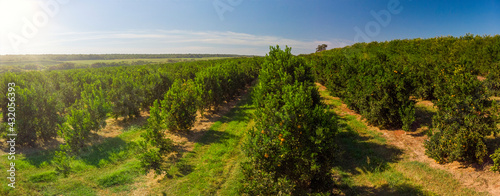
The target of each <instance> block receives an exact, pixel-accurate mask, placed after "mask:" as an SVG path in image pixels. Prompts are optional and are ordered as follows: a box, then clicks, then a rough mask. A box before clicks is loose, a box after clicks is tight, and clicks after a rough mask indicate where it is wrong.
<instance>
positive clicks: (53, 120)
mask: <svg viewBox="0 0 500 196" xmlns="http://www.w3.org/2000/svg"><path fill="white" fill-rule="evenodd" d="M15 94H16V96H15V104H16V106H15V108H16V111H15V113H16V116H21V117H22V118H19V117H18V118H16V121H15V126H16V127H15V128H16V130H17V132H18V137H17V139H16V142H17V143H19V144H20V145H29V146H34V145H35V143H36V141H37V140H42V141H48V140H50V139H53V138H55V136H57V127H58V125H59V124H60V123H62V122H63V119H62V118H61V116H59V113H60V107H59V105H58V102H57V99H56V98H55V96H54V95H53V94H51V93H49V92H47V91H46V90H45V89H43V88H42V86H40V85H34V86H31V87H25V88H20V87H19V86H18V87H17V88H16V91H15ZM6 105H7V104H6ZM5 111H7V110H5ZM5 114H6V113H5ZM6 116H7V115H4V117H6ZM6 127H7V126H6Z"/></svg>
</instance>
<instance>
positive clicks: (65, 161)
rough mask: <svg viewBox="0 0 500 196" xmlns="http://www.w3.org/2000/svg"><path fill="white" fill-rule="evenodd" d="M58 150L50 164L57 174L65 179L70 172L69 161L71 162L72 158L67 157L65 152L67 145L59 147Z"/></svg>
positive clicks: (67, 148)
mask: <svg viewBox="0 0 500 196" xmlns="http://www.w3.org/2000/svg"><path fill="white" fill-rule="evenodd" d="M60 148H61V150H59V151H56V152H55V156H54V160H52V164H53V165H54V166H55V168H56V172H57V173H58V174H63V175H64V177H67V176H68V175H69V173H70V172H71V161H73V159H74V157H73V156H71V155H68V153H67V151H68V150H69V147H68V146H67V145H61V146H60Z"/></svg>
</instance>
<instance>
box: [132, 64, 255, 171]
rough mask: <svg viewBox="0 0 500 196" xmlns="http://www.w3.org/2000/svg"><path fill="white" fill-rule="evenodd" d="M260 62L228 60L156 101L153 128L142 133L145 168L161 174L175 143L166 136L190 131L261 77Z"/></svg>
mask: <svg viewBox="0 0 500 196" xmlns="http://www.w3.org/2000/svg"><path fill="white" fill-rule="evenodd" d="M259 66H260V65H259V63H258V61H253V62H236V61H230V62H224V63H221V64H217V65H216V66H213V67H209V68H207V69H204V70H202V71H200V72H197V73H196V74H195V75H196V76H195V78H194V80H192V79H188V80H181V79H176V80H175V81H174V83H173V84H172V86H171V87H170V89H169V90H168V91H167V92H166V93H165V94H164V98H163V99H158V100H156V101H155V102H154V104H153V106H152V107H151V110H150V117H149V119H148V123H149V128H148V129H147V132H146V133H145V134H143V135H142V137H143V138H144V142H143V143H142V144H141V146H142V151H143V152H142V154H141V155H140V160H141V164H142V166H143V168H144V169H146V170H150V169H154V170H155V171H156V172H158V173H160V172H161V171H162V167H161V166H162V163H163V160H164V158H165V156H167V155H168V154H169V152H171V151H172V150H173V148H172V146H173V142H172V140H170V139H167V138H166V136H165V132H164V131H165V128H167V129H168V130H169V131H171V132H180V133H186V132H189V130H190V129H191V128H192V127H193V125H194V123H195V121H196V112H197V111H199V112H200V113H201V114H203V113H204V112H207V111H211V110H217V108H219V107H220V106H222V104H223V103H225V102H229V101H231V100H233V99H234V98H235V97H236V96H237V95H238V94H239V93H240V92H241V91H242V90H243V89H244V88H245V87H246V86H247V85H249V84H250V83H251V82H252V81H254V80H255V78H256V77H257V73H258V70H259Z"/></svg>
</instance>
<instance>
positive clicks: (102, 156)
mask: <svg viewBox="0 0 500 196" xmlns="http://www.w3.org/2000/svg"><path fill="white" fill-rule="evenodd" d="M129 147H130V145H128V144H127V142H126V141H124V140H123V139H122V138H119V137H110V138H106V139H105V141H104V142H103V143H100V144H97V145H94V146H89V147H88V148H87V149H86V150H85V151H83V152H82V153H81V154H80V155H79V157H80V159H81V160H82V161H83V162H85V163H86V164H89V165H93V166H96V167H100V165H99V162H100V161H101V160H105V161H107V162H114V161H116V160H115V159H119V156H117V155H118V153H120V152H121V151H127V150H129ZM125 154H127V153H125ZM112 156H115V157H113V160H112Z"/></svg>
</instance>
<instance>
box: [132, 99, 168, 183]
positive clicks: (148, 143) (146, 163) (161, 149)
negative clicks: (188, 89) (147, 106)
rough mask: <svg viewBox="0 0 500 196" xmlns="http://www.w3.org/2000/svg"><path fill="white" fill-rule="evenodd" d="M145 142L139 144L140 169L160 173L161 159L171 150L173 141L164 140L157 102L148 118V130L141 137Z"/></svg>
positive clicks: (161, 119)
mask: <svg viewBox="0 0 500 196" xmlns="http://www.w3.org/2000/svg"><path fill="white" fill-rule="evenodd" d="M141 137H142V138H144V140H145V141H141V142H140V143H139V146H140V150H141V151H142V152H141V154H140V155H139V160H140V161H141V163H140V164H141V167H142V168H143V169H144V171H145V172H147V171H149V170H151V169H153V170H155V172H156V173H158V174H159V173H161V171H162V168H161V164H162V161H163V157H164V156H165V155H166V154H168V153H170V152H171V151H172V150H173V141H172V140H171V139H168V138H165V134H164V132H163V118H162V116H161V112H160V107H159V104H158V100H156V101H155V102H154V103H153V106H152V107H151V110H150V116H149V118H148V129H147V130H146V132H145V133H144V134H142V135H141Z"/></svg>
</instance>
